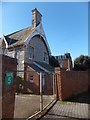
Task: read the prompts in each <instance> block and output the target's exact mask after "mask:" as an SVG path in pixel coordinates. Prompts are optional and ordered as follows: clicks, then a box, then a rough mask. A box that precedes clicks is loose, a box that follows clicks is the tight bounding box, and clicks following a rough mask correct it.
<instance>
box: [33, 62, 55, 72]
mask: <svg viewBox="0 0 90 120" xmlns="http://www.w3.org/2000/svg"><path fill="white" fill-rule="evenodd" d="M35 62H36V63H37V64H38V65H40V66H41V67H43V68H45V69H46V70H48V71H50V72H54V68H53V67H52V66H51V65H49V64H47V63H44V62H37V61H35Z"/></svg>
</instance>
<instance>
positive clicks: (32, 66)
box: [26, 63, 45, 72]
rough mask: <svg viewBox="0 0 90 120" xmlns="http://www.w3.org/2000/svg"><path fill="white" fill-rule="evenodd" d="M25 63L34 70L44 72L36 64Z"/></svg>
mask: <svg viewBox="0 0 90 120" xmlns="http://www.w3.org/2000/svg"><path fill="white" fill-rule="evenodd" d="M26 65H28V66H29V67H31V68H32V69H34V70H35V71H36V72H45V71H44V70H42V69H41V68H39V67H38V66H36V65H35V64H33V63H32V64H29V63H26Z"/></svg>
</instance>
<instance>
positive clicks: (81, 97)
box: [65, 91, 90, 104]
mask: <svg viewBox="0 0 90 120" xmlns="http://www.w3.org/2000/svg"><path fill="white" fill-rule="evenodd" d="M65 101H69V102H78V103H87V104H90V91H89V92H84V93H81V94H78V95H75V96H73V97H71V98H69V99H67V100H65Z"/></svg>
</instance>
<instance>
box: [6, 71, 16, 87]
mask: <svg viewBox="0 0 90 120" xmlns="http://www.w3.org/2000/svg"><path fill="white" fill-rule="evenodd" d="M13 79H14V74H13V72H6V73H5V84H6V85H11V84H12V83H13Z"/></svg>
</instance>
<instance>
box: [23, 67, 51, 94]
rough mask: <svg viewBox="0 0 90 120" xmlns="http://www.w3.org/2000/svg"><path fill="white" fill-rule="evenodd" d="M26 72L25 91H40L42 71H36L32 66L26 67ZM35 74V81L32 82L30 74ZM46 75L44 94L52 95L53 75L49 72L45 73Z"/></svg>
mask: <svg viewBox="0 0 90 120" xmlns="http://www.w3.org/2000/svg"><path fill="white" fill-rule="evenodd" d="M26 71H27V72H26V73H25V84H24V88H25V89H24V91H23V92H24V93H33V94H39V93H40V73H39V72H36V71H34V70H33V69H31V68H30V67H26ZM31 75H33V82H30V76H31ZM44 77H45V86H43V85H42V89H43V94H45V95H51V94H53V75H52V74H49V73H44Z"/></svg>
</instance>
